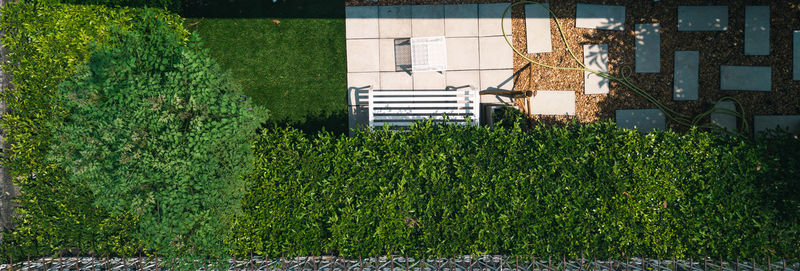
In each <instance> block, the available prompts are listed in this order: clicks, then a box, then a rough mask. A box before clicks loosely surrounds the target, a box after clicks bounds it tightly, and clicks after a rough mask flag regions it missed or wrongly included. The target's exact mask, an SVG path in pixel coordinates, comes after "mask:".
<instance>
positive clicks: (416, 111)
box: [368, 86, 481, 127]
mask: <svg viewBox="0 0 800 271" xmlns="http://www.w3.org/2000/svg"><path fill="white" fill-rule="evenodd" d="M480 99H481V97H480V94H479V91H478V90H477V88H475V87H472V86H465V87H460V88H452V87H448V88H447V89H445V90H411V91H393V90H374V89H371V90H369V97H368V100H369V126H370V127H375V126H385V125H392V126H409V125H411V123H413V122H414V121H420V120H426V119H434V120H436V121H441V122H447V123H458V124H466V123H467V119H470V121H471V123H473V124H478V123H479V122H480V104H481V101H480Z"/></svg>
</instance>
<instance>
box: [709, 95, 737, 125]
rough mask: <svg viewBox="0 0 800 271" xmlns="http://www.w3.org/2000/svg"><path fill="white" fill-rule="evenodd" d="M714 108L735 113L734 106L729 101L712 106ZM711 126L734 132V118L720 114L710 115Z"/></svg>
mask: <svg viewBox="0 0 800 271" xmlns="http://www.w3.org/2000/svg"><path fill="white" fill-rule="evenodd" d="M714 108H716V109H720V110H724V111H729V112H736V104H734V103H733V102H730V101H724V102H718V103H717V104H716V105H714ZM711 124H715V125H718V126H720V127H722V128H724V129H725V130H727V131H728V132H736V116H734V115H731V114H727V113H722V112H716V113H711Z"/></svg>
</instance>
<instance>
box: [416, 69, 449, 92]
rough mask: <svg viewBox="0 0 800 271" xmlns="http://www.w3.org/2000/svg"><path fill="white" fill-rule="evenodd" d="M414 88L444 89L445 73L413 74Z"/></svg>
mask: <svg viewBox="0 0 800 271" xmlns="http://www.w3.org/2000/svg"><path fill="white" fill-rule="evenodd" d="M411 78H412V79H413V80H414V90H444V89H445V87H446V86H447V85H446V84H445V75H444V74H442V73H438V72H417V73H413V74H412V75H411Z"/></svg>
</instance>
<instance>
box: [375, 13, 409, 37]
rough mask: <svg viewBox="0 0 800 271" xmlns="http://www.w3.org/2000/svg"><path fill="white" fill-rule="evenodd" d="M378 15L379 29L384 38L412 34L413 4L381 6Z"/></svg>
mask: <svg viewBox="0 0 800 271" xmlns="http://www.w3.org/2000/svg"><path fill="white" fill-rule="evenodd" d="M378 16H380V20H379V21H378V30H379V33H380V37H381V38H382V39H385V38H408V37H410V36H411V6H408V5H403V6H379V7H378Z"/></svg>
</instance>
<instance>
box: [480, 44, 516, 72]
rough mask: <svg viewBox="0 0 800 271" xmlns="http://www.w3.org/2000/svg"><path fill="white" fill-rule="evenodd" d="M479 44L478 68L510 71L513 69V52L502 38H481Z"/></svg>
mask: <svg viewBox="0 0 800 271" xmlns="http://www.w3.org/2000/svg"><path fill="white" fill-rule="evenodd" d="M478 40H479V43H480V47H479V48H480V68H481V69H482V70H486V69H511V68H513V67H514V51H512V49H511V47H509V46H508V43H506V39H505V38H504V37H503V36H498V37H481V38H479V39H478Z"/></svg>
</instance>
